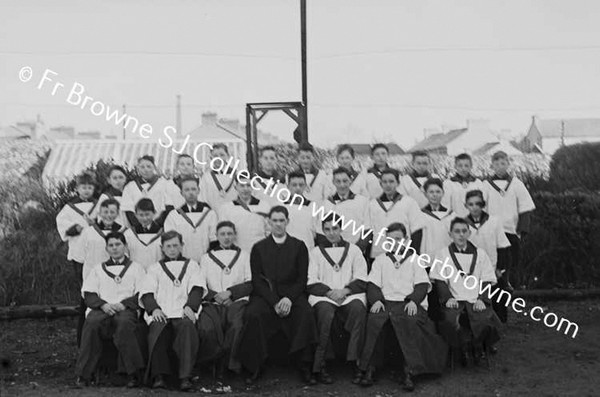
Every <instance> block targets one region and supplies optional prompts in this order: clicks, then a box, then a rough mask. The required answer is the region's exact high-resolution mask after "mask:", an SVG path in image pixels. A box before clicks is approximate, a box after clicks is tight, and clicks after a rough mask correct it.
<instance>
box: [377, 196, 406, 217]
mask: <svg viewBox="0 0 600 397" xmlns="http://www.w3.org/2000/svg"><path fill="white" fill-rule="evenodd" d="M400 200H402V195H401V194H400V193H398V192H394V196H393V197H392V198H391V199H390V198H389V197H388V195H387V194H385V193H383V194H382V195H381V196H380V197H378V198H377V199H376V201H377V204H379V206H380V207H381V209H382V210H383V212H385V213H387V212H389V211H390V210H391V209H392V208H393V207H394V205H396V203H397V202H398V201H400ZM389 202H391V203H392V205H391V206H390V208H386V207H385V205H383V203H389Z"/></svg>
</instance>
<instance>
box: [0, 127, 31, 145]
mask: <svg viewBox="0 0 600 397" xmlns="http://www.w3.org/2000/svg"><path fill="white" fill-rule="evenodd" d="M30 137H31V135H30V134H29V133H27V132H26V131H23V130H22V129H20V128H18V127H17V126H14V125H9V126H6V127H0V142H6V141H12V140H15V139H27V138H30Z"/></svg>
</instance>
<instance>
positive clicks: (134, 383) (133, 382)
mask: <svg viewBox="0 0 600 397" xmlns="http://www.w3.org/2000/svg"><path fill="white" fill-rule="evenodd" d="M139 386H140V378H139V376H137V375H136V374H134V375H129V378H128V381H127V388H128V389H132V388H134V387H139Z"/></svg>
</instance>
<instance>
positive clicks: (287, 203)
mask: <svg viewBox="0 0 600 397" xmlns="http://www.w3.org/2000/svg"><path fill="white" fill-rule="evenodd" d="M292 198H294V197H293V196H292V197H290V198H289V199H287V200H285V201H283V202H282V203H283V204H285V205H298V204H300V203H299V202H298V201H300V197H298V196H296V200H294V202H292ZM302 198H303V199H304V200H303V201H302V205H303V206H305V207H306V206H308V205H309V204H310V203H311V201H310V200H309V199H307V198H306V197H304V196H302Z"/></svg>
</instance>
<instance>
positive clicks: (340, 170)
mask: <svg viewBox="0 0 600 397" xmlns="http://www.w3.org/2000/svg"><path fill="white" fill-rule="evenodd" d="M338 174H346V175H348V177H349V178H350V177H351V176H350V171H349V170H348V169H347V168H346V167H337V168H336V169H335V170H333V173H332V175H333V176H336V175H338Z"/></svg>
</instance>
